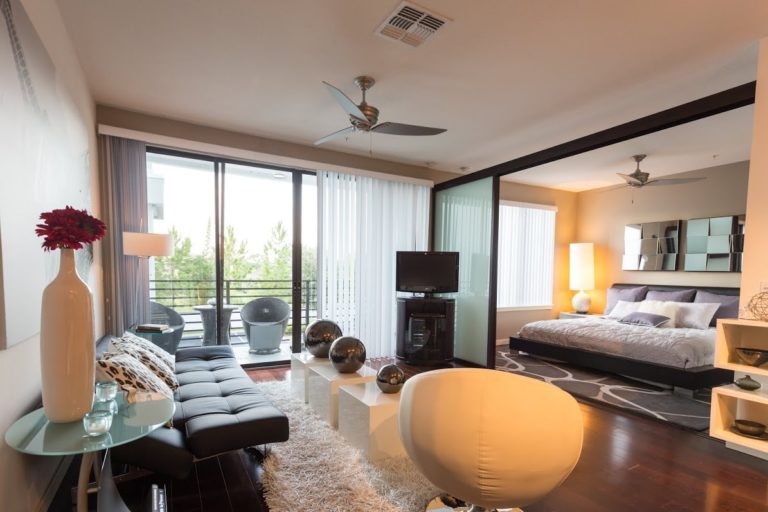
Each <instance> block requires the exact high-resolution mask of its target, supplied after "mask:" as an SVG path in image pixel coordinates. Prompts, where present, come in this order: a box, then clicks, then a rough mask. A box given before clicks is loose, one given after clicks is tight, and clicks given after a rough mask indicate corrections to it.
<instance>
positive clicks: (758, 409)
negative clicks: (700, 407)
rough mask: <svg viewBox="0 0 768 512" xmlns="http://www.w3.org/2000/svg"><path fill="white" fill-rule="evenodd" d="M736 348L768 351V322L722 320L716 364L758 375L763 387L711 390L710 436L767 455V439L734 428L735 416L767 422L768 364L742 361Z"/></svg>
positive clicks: (726, 387) (719, 326)
mask: <svg viewBox="0 0 768 512" xmlns="http://www.w3.org/2000/svg"><path fill="white" fill-rule="evenodd" d="M736 348H757V349H763V350H768V322H759V321H756V320H737V319H728V320H720V321H718V323H717V338H716V341H715V366H716V367H718V368H727V369H730V370H735V371H737V372H741V373H745V374H748V375H751V376H752V377H753V378H754V377H757V378H759V380H761V381H762V382H763V387H761V388H760V389H758V390H757V391H746V390H744V389H741V388H739V387H738V386H736V385H734V384H730V385H727V386H720V387H716V388H713V389H712V409H711V415H710V422H709V435H711V436H712V437H715V438H718V439H722V440H723V441H726V442H728V443H730V444H733V445H736V446H739V447H742V448H747V449H749V450H753V451H756V452H759V453H760V454H765V455H766V456H768V440H766V439H755V438H751V437H747V436H743V435H741V434H738V433H736V432H734V431H733V422H734V421H735V420H736V419H745V420H752V421H758V422H760V423H763V424H765V425H768V385H767V384H766V382H768V365H765V366H763V367H759V368H756V367H754V366H749V365H746V364H744V363H743V362H741V361H740V360H739V358H738V356H737V355H736V351H735V349H736Z"/></svg>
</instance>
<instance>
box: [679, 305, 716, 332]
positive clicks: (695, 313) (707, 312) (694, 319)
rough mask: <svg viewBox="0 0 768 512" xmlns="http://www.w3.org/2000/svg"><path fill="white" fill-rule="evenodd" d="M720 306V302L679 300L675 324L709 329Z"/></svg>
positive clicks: (689, 327) (690, 327)
mask: <svg viewBox="0 0 768 512" xmlns="http://www.w3.org/2000/svg"><path fill="white" fill-rule="evenodd" d="M719 307H720V304H708V303H706V302H697V303H694V302H678V303H677V318H675V325H676V326H677V327H686V328H688V329H709V325H710V322H711V321H712V318H713V317H714V315H715V312H716V311H717V309H718V308H719Z"/></svg>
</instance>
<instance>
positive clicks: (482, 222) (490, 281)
mask: <svg viewBox="0 0 768 512" xmlns="http://www.w3.org/2000/svg"><path fill="white" fill-rule="evenodd" d="M497 187H498V181H497V180H495V179H494V178H486V179H482V180H477V181H473V182H471V183H466V184H464V185H457V186H455V187H451V188H447V189H444V190H438V191H437V192H435V210H434V211H435V217H434V221H433V226H434V231H433V239H432V241H433V248H434V250H435V251H458V252H459V292H458V293H455V294H449V296H451V297H453V298H455V299H456V328H455V335H454V336H455V338H454V356H455V357H457V358H459V359H463V360H465V361H469V362H472V363H476V364H480V365H483V366H492V365H493V363H494V361H493V357H494V351H493V345H495V334H496V325H495V310H496V289H495V288H496V287H495V278H494V277H495V273H496V272H495V258H494V257H493V253H494V236H493V235H494V229H493V226H494V216H495V215H497V214H498V213H497V203H498V201H497V200H496V199H497V197H498V193H497V190H496V189H497ZM491 311H493V312H494V314H491ZM491 319H494V321H493V322H491Z"/></svg>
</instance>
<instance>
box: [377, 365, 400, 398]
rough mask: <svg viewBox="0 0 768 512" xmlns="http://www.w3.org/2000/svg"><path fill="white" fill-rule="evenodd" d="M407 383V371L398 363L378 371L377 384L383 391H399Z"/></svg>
mask: <svg viewBox="0 0 768 512" xmlns="http://www.w3.org/2000/svg"><path fill="white" fill-rule="evenodd" d="M403 384H405V372H403V370H401V369H400V367H399V366H397V365H396V364H388V365H386V366H382V367H381V368H379V371H378V372H377V373H376V385H377V386H379V389H380V390H381V391H382V392H383V393H398V392H399V391H400V389H401V388H402V387H403Z"/></svg>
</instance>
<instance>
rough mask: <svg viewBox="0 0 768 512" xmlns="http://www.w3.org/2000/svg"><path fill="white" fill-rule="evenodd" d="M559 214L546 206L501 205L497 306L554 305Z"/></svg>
mask: <svg viewBox="0 0 768 512" xmlns="http://www.w3.org/2000/svg"><path fill="white" fill-rule="evenodd" d="M555 214H556V210H555V209H554V208H552V207H547V206H544V205H542V206H538V205H523V204H519V203H507V202H501V203H500V204H499V258H498V281H497V283H498V286H497V294H496V297H497V298H496V300H497V304H496V307H497V308H505V307H506V308H513V307H519V308H522V307H551V306H552V286H553V281H552V280H553V272H554V259H555Z"/></svg>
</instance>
